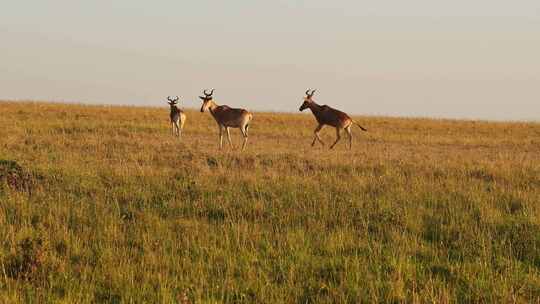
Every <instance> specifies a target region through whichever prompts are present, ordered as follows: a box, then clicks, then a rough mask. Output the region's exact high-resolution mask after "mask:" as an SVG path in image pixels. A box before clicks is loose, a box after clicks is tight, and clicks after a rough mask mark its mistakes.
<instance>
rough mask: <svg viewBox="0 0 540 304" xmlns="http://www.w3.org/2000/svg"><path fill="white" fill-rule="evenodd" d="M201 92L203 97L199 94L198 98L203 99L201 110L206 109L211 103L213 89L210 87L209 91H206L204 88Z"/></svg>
mask: <svg viewBox="0 0 540 304" xmlns="http://www.w3.org/2000/svg"><path fill="white" fill-rule="evenodd" d="M203 94H204V97H203V96H199V98H200V99H202V101H203V104H202V106H201V112H204V111H206V110H208V108H209V107H210V104H211V103H212V98H213V96H212V94H214V89H212V91H210V93H206V90H204V91H203Z"/></svg>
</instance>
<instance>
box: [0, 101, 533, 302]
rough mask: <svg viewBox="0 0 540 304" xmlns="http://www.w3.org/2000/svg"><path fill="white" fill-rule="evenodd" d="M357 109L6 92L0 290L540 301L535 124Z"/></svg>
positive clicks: (87, 298)
mask: <svg viewBox="0 0 540 304" xmlns="http://www.w3.org/2000/svg"><path fill="white" fill-rule="evenodd" d="M355 120H357V121H358V122H359V123H360V124H362V125H363V126H365V127H366V128H367V129H368V130H369V132H367V133H366V132H361V131H360V130H359V129H358V128H357V127H354V129H353V135H354V142H353V149H352V150H351V151H349V150H348V149H347V144H346V142H347V139H346V136H343V139H342V141H341V142H340V143H339V144H338V145H337V146H336V148H335V150H332V151H330V150H328V145H329V144H331V143H332V141H333V139H334V138H335V131H334V130H333V129H330V128H328V127H327V128H325V129H323V131H322V134H321V135H322V138H323V140H324V141H325V142H326V144H327V147H325V148H323V147H321V146H320V145H317V146H316V147H315V148H312V147H311V146H310V144H311V140H312V138H313V129H314V128H315V127H316V123H315V120H314V118H313V116H312V115H311V114H309V115H302V114H278V113H257V112H255V113H254V118H253V122H252V124H251V127H250V138H249V142H248V146H247V149H246V150H245V151H244V152H239V151H238V150H235V151H231V150H230V149H229V147H228V146H227V145H226V141H224V147H225V148H224V150H223V151H220V150H219V149H218V135H217V134H218V128H217V125H216V123H215V122H214V120H213V119H212V117H211V116H210V114H209V113H200V112H198V111H197V110H188V111H187V122H186V125H185V128H184V134H183V137H182V139H181V140H178V139H177V138H174V137H172V136H171V134H170V129H169V124H168V108H165V107H163V108H142V107H110V106H82V105H63V104H48V103H13V102H0V303H51V302H52V303H380V302H384V303H388V302H390V303H400V302H404V303H538V302H540V124H538V123H501V122H482V121H458V120H432V119H404V118H387V117H355ZM231 133H232V137H233V142H234V143H235V144H236V146H237V147H238V146H239V145H240V144H241V136H240V132H239V130H238V129H234V130H232V132H231Z"/></svg>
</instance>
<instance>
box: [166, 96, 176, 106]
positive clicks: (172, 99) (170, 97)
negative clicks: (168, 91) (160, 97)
mask: <svg viewBox="0 0 540 304" xmlns="http://www.w3.org/2000/svg"><path fill="white" fill-rule="evenodd" d="M167 100H168V101H169V102H167V103H168V104H169V105H170V106H171V107H174V106H176V105H177V104H178V96H174V97H172V96H167Z"/></svg>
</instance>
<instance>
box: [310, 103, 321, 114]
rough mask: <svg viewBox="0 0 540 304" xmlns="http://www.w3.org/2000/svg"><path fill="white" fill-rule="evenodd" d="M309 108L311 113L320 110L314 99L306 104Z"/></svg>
mask: <svg viewBox="0 0 540 304" xmlns="http://www.w3.org/2000/svg"><path fill="white" fill-rule="evenodd" d="M308 107H309V109H310V110H311V113H313V114H315V113H319V112H320V110H321V106H320V105H319V104H317V103H316V102H315V101H311V102H310V103H309V105H308Z"/></svg>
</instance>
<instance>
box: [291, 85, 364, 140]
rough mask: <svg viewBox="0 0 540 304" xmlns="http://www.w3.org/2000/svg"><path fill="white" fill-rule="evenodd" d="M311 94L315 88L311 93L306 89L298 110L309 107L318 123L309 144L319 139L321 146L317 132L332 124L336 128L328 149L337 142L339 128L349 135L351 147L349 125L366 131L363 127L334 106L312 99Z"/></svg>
mask: <svg viewBox="0 0 540 304" xmlns="http://www.w3.org/2000/svg"><path fill="white" fill-rule="evenodd" d="M313 94H315V90H312V91H311V93H310V92H309V90H307V91H306V97H304V103H302V105H301V106H300V109H299V110H300V111H304V110H305V109H307V108H309V109H310V110H311V112H312V113H313V115H314V116H315V119H317V122H318V123H319V125H318V126H317V128H316V129H315V137H314V138H313V142H312V143H311V146H314V145H315V141H317V140H318V141H319V142H320V143H321V144H322V145H323V146H324V142H323V141H322V140H321V138H320V137H319V132H320V131H321V129H322V128H323V127H324V126H325V125H329V126H332V127H334V128H336V136H337V138H336V141H335V142H334V143H333V144H332V145H331V146H330V149H332V148H334V146H335V145H336V144H337V143H338V141H339V140H340V139H341V134H340V132H341V129H345V131H347V135H348V136H349V149H351V148H352V133H351V126H352V125H353V124H355V125H357V126H358V127H360V129H362V131H367V130H366V129H365V128H364V127H362V126H361V125H359V124H358V123H357V122H356V121H354V120H352V118H350V117H349V115H347V114H346V113H344V112H341V111H339V110H336V109H334V108H331V107H329V106H327V105H319V104H317V103H316V102H315V101H313V99H312V98H313Z"/></svg>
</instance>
